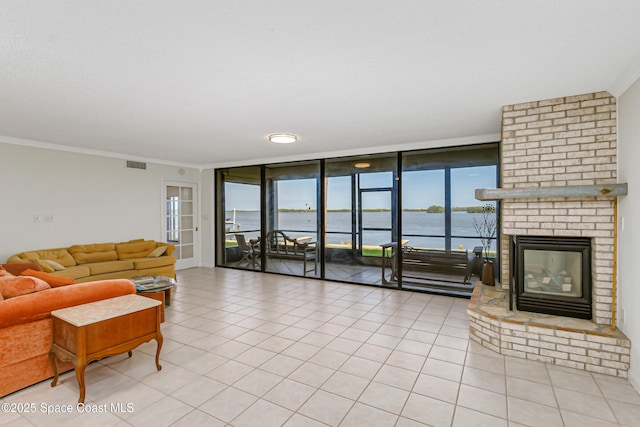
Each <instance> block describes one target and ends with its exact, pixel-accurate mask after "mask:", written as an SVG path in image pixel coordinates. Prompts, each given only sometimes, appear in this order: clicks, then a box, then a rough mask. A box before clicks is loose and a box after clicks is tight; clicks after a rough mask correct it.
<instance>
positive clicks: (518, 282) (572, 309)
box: [511, 236, 593, 319]
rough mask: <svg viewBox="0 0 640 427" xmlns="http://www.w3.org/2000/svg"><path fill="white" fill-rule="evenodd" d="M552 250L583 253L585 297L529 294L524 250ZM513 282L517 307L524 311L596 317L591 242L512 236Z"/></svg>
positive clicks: (573, 239)
mask: <svg viewBox="0 0 640 427" xmlns="http://www.w3.org/2000/svg"><path fill="white" fill-rule="evenodd" d="M527 249H533V250H550V251H567V252H580V253H581V256H582V257H581V260H582V265H581V269H582V297H570V296H563V295H548V294H540V293H533V292H527V291H525V283H524V282H525V280H524V278H525V277H524V276H525V274H524V251H525V250H527ZM511 280H512V282H511V283H513V284H514V285H515V286H514V288H515V289H514V299H515V305H516V308H517V309H518V310H520V311H529V312H534V313H545V314H551V315H556V316H565V317H574V318H578V319H592V318H593V307H592V306H593V301H592V293H591V292H592V291H591V289H592V287H593V283H592V282H593V276H592V275H591V239H590V238H585V237H557V236H553V237H550V236H512V239H511Z"/></svg>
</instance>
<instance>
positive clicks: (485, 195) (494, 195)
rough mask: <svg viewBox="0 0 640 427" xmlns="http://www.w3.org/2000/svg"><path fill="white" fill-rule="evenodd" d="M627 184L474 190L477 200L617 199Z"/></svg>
mask: <svg viewBox="0 0 640 427" xmlns="http://www.w3.org/2000/svg"><path fill="white" fill-rule="evenodd" d="M627 191H628V189H627V183H623V184H608V185H573V186H565V187H530V188H476V192H475V196H476V199H478V200H502V199H535V198H547V197H593V196H600V197H602V196H605V197H617V196H626V195H627Z"/></svg>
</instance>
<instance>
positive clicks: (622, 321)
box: [620, 308, 625, 323]
mask: <svg viewBox="0 0 640 427" xmlns="http://www.w3.org/2000/svg"><path fill="white" fill-rule="evenodd" d="M624 317H625V316H624V308H623V309H622V310H620V322H621V323H624Z"/></svg>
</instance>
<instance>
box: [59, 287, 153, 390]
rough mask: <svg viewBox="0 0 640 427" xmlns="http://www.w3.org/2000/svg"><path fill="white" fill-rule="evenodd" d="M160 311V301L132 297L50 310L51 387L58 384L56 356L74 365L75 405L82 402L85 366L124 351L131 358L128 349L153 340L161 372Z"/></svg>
mask: <svg viewBox="0 0 640 427" xmlns="http://www.w3.org/2000/svg"><path fill="white" fill-rule="evenodd" d="M160 308H161V303H160V302H159V301H156V300H154V299H150V298H144V297H141V296H139V295H133V294H132V295H124V296H120V297H116V298H109V299H105V300H101V301H96V302H91V303H88V304H81V305H77V306H74V307H69V308H63V309H61V310H54V311H52V312H51V316H52V318H53V344H52V346H51V350H50V351H49V361H50V362H51V367H52V369H53V381H52V382H51V387H55V385H56V384H57V383H58V367H57V365H56V357H57V358H58V359H60V360H62V361H65V362H69V361H70V362H73V366H74V369H75V372H76V378H77V379H78V386H79V388H80V398H79V399H78V403H84V397H85V382H84V371H85V369H86V367H87V364H88V363H90V362H92V361H94V360H100V359H102V358H105V357H107V356H114V355H116V354H121V353H124V352H128V353H129V357H131V356H132V352H131V350H133V349H134V348H136V347H137V346H139V345H140V344H143V343H145V342H148V341H150V340H152V339H155V340H156V341H157V343H158V348H157V350H156V369H158V371H159V370H160V369H162V366H160V349H161V348H162V341H163V338H162V333H161V332H160V314H161V312H160Z"/></svg>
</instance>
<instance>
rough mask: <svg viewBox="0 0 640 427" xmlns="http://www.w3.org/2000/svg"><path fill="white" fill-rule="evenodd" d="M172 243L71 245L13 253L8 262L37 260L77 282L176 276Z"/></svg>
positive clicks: (144, 241)
mask: <svg viewBox="0 0 640 427" xmlns="http://www.w3.org/2000/svg"><path fill="white" fill-rule="evenodd" d="M175 248H176V247H175V246H174V245H172V244H170V243H165V242H156V241H154V240H144V239H138V240H130V241H128V242H121V243H95V244H88V245H73V246H70V247H68V248H55V249H40V250H35V251H27V252H22V253H19V254H16V255H12V256H11V257H9V259H8V260H7V264H14V263H27V262H28V263H37V264H39V265H40V266H41V267H42V269H43V270H44V271H46V272H49V273H52V274H55V275H58V276H67V277H72V278H73V279H75V281H76V282H78V283H80V282H90V281H94V280H107V279H130V278H132V277H135V276H147V275H150V276H168V277H173V278H175V277H176V271H175V263H176V258H175V257H174V256H172V255H171V254H172V253H173V251H174V250H175Z"/></svg>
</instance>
